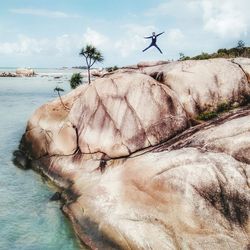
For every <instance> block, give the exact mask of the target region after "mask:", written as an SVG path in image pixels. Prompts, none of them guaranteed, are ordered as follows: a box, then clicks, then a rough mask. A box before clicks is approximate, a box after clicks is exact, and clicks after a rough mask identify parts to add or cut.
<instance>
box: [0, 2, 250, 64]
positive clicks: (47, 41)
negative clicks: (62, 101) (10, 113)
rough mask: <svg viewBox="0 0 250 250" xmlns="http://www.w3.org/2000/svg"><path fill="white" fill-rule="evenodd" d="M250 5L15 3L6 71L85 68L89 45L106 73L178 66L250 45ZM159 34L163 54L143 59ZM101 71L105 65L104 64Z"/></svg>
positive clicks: (4, 45) (7, 10) (5, 36)
mask: <svg viewBox="0 0 250 250" xmlns="http://www.w3.org/2000/svg"><path fill="white" fill-rule="evenodd" d="M249 9H250V1H249V0H237V1H235V0H136V1H135V0H126V1H118V0H116V1H115V0H112V1H111V0H105V1H102V0H60V1H59V0H39V1H37V0H8V1H1V3H0V34H1V35H0V57H1V60H0V67H4V66H8V67H10V66H13V67H61V66H76V65H83V64H84V61H83V59H82V58H80V57H79V56H78V54H79V50H80V48H81V47H83V46H84V45H86V44H87V43H91V44H93V45H95V46H96V47H97V48H98V49H100V50H101V51H102V53H103V54H104V57H105V61H104V63H103V66H112V65H118V66H122V65H128V64H135V63H137V62H139V61H147V60H168V59H170V60H171V59H178V57H179V53H180V52H183V53H184V54H185V55H189V56H193V55H196V54H199V53H201V52H203V51H204V52H213V51H216V50H217V49H218V48H222V47H226V48H230V47H233V46H235V45H236V43H237V41H238V40H240V39H242V40H244V41H245V42H246V44H247V45H249V42H248V41H249V38H250V35H249V26H250V15H249V14H248V12H249ZM152 31H156V32H161V31H165V32H166V33H165V34H164V35H162V36H161V37H159V39H158V45H159V47H161V48H162V50H163V55H161V54H160V53H159V52H158V51H157V50H156V49H153V48H152V49H150V50H148V51H147V52H145V53H142V49H144V48H145V47H147V45H148V43H149V41H148V40H146V39H144V38H143V37H144V36H147V35H150V34H151V32H152ZM99 66H101V65H99Z"/></svg>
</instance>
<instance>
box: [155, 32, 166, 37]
mask: <svg viewBox="0 0 250 250" xmlns="http://www.w3.org/2000/svg"><path fill="white" fill-rule="evenodd" d="M163 33H165V31H163V32H161V33H159V34H157V35H156V36H160V35H162V34H163Z"/></svg>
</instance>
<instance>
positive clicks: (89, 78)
mask: <svg viewBox="0 0 250 250" xmlns="http://www.w3.org/2000/svg"><path fill="white" fill-rule="evenodd" d="M88 80H89V84H90V67H88Z"/></svg>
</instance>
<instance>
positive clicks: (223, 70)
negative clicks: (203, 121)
mask: <svg viewBox="0 0 250 250" xmlns="http://www.w3.org/2000/svg"><path fill="white" fill-rule="evenodd" d="M236 61H237V60H236ZM236 61H235V62H236ZM238 63H239V65H241V64H242V67H240V66H239V65H238V64H237V63H234V61H231V60H227V59H213V60H203V61H197V60H196V61H195V60H194V61H192V60H191V61H180V62H174V63H168V64H162V65H156V66H152V67H145V68H143V70H142V72H144V73H145V74H147V75H151V76H152V77H154V78H155V79H157V80H158V81H160V82H162V83H163V84H165V85H166V86H168V87H169V88H170V89H172V90H173V91H174V92H175V93H176V94H177V95H178V96H179V101H180V102H181V103H182V104H183V106H184V108H185V110H186V111H187V113H188V114H189V115H190V116H191V117H196V116H197V115H198V114H199V113H200V112H204V111H207V110H211V111H212V110H216V108H217V106H218V105H220V104H221V103H224V102H227V103H228V104H233V103H235V102H238V103H241V102H244V99H245V98H246V96H250V81H248V80H249V75H247V74H246V73H245V72H244V71H243V70H242V68H244V67H245V69H246V68H247V67H248V70H249V63H250V59H244V60H238ZM248 72H249V71H248Z"/></svg>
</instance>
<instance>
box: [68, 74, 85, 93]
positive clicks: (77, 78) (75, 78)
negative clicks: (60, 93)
mask: <svg viewBox="0 0 250 250" xmlns="http://www.w3.org/2000/svg"><path fill="white" fill-rule="evenodd" d="M80 84H82V76H81V74H80V73H74V74H73V75H72V76H71V78H70V87H71V88H72V89H75V88H76V87H77V86H79V85H80Z"/></svg>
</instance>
